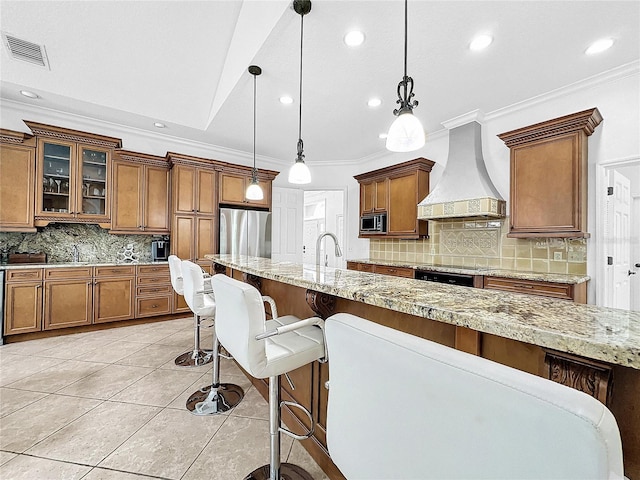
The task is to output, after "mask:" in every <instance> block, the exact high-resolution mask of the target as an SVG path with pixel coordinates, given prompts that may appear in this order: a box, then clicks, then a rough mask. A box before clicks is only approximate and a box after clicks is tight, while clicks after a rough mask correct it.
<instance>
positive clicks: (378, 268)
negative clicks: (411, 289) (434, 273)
mask: <svg viewBox="0 0 640 480" xmlns="http://www.w3.org/2000/svg"><path fill="white" fill-rule="evenodd" d="M347 270H357V271H359V272H370V273H379V274H381V275H392V276H394V277H404V278H414V277H415V271H414V270H413V268H406V267H392V266H388V265H375V264H373V263H363V262H347Z"/></svg>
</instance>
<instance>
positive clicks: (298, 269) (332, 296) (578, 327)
mask: <svg viewBox="0 0 640 480" xmlns="http://www.w3.org/2000/svg"><path fill="white" fill-rule="evenodd" d="M207 258H208V259H210V260H212V261H213V262H214V264H216V265H218V267H217V270H216V271H219V272H226V273H227V274H228V275H231V276H234V277H235V278H238V279H242V280H244V281H247V282H249V283H251V284H253V285H254V286H256V287H257V288H259V289H260V290H261V292H262V294H263V295H270V296H272V297H273V298H275V299H276V301H277V303H278V310H279V312H280V314H293V315H297V316H298V317H301V318H306V317H309V316H311V315H314V314H315V315H319V316H322V317H325V318H326V317H327V316H328V315H331V314H332V313H337V312H348V313H352V314H354V315H359V316H362V317H364V318H367V319H369V320H371V321H374V322H377V323H380V324H383V325H386V326H390V327H392V328H396V329H398V330H401V331H405V332H407V333H411V334H414V335H417V336H419V337H422V338H426V339H429V340H432V341H436V342H438V343H441V344H443V345H446V346H449V347H452V348H457V349H460V350H464V351H467V352H469V353H472V354H475V355H480V356H482V357H484V358H488V359H490V360H493V361H496V362H499V363H502V364H505V365H508V366H511V367H514V368H517V369H519V370H523V371H526V372H529V373H532V374H535V375H539V376H543V377H547V378H550V379H552V380H554V381H557V382H559V383H563V384H566V385H569V386H571V387H573V388H577V389H580V390H582V391H585V392H586V393H588V394H590V395H593V396H594V397H596V398H598V399H599V400H600V401H602V402H603V403H606V404H607V405H608V406H609V408H610V409H611V411H612V412H613V413H614V415H615V417H616V419H617V420H618V425H619V428H620V432H621V435H622V442H623V448H624V455H625V474H626V475H627V476H628V477H629V478H631V479H632V480H633V479H640V408H639V407H640V400H639V399H640V313H638V312H627V311H622V310H614V309H604V308H599V307H595V306H592V305H579V304H575V303H572V302H568V301H565V300H557V299H552V298H543V297H536V296H529V295H522V294H516V293H506V292H498V291H491V290H483V289H473V288H467V287H461V286H453V285H445V284H438V283H431V282H423V281H420V280H413V279H407V278H400V277H392V276H387V275H378V274H373V273H366V272H359V271H353V270H342V269H333V268H325V267H321V268H316V267H314V266H313V265H300V264H293V263H289V262H275V261H272V260H270V259H264V258H256V257H246V256H230V255H209V256H207ZM328 365H330V361H329V363H328V364H318V363H315V364H313V365H310V366H308V367H303V368H301V369H298V370H296V371H295V372H293V374H292V377H293V379H294V382H295V383H296V387H297V388H296V390H295V391H292V390H290V389H289V388H288V386H283V392H282V393H283V397H285V398H286V397H293V398H295V399H296V400H297V401H299V402H300V403H303V404H304V405H305V406H307V407H308V408H310V410H311V411H312V412H313V414H314V416H315V418H316V420H317V422H318V428H317V431H316V433H315V435H314V437H313V438H311V439H309V440H306V441H305V442H303V444H305V447H306V448H307V450H308V451H309V452H310V453H311V454H312V455H313V456H314V458H315V459H316V460H317V461H318V463H319V464H320V465H321V466H322V467H323V468H324V469H325V471H326V472H327V473H328V474H329V475H330V476H331V477H332V478H334V477H335V478H340V474H339V472H338V471H337V469H335V466H333V464H332V463H331V462H330V459H328V457H327V453H326V432H325V431H324V426H325V425H326V423H325V419H326V405H327V403H326V402H327V392H326V389H325V388H324V383H325V381H326V380H328V379H329V368H330V367H329V366H328ZM614 378H615V384H614ZM252 381H253V382H254V384H255V385H256V386H257V387H258V389H259V390H260V391H261V392H262V394H263V396H265V397H266V386H265V385H264V382H262V381H261V380H252ZM283 384H286V382H283ZM283 418H284V419H285V421H287V422H288V424H290V426H293V425H295V423H304V422H305V420H304V419H303V418H299V417H297V416H295V415H294V414H293V412H291V411H289V412H285V413H284V414H283Z"/></svg>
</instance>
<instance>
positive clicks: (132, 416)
mask: <svg viewBox="0 0 640 480" xmlns="http://www.w3.org/2000/svg"><path fill="white" fill-rule="evenodd" d="M192 345H193V321H192V319H191V318H186V319H181V320H171V321H166V322H158V323H152V324H147V325H135V326H128V327H120V328H113V329H110V330H103V331H99V332H89V333H80V334H75V335H64V336H60V337H52V338H46V339H40V340H32V341H28V342H21V343H13V344H8V345H3V346H0V478H1V479H2V480H9V479H24V480H48V479H51V480H54V479H55V480H58V479H65V480H66V479H69V480H75V479H83V480H136V479H137V480H140V479H148V478H156V479H171V480H181V479H184V480H199V479H203V480H204V479H206V480H210V479H212V480H213V479H220V480H230V479H242V478H244V476H245V475H246V474H247V473H249V472H251V471H252V470H253V469H255V468H257V467H259V466H260V465H262V464H265V463H267V462H268V459H269V439H268V418H269V414H268V408H267V402H266V401H265V400H264V399H263V398H262V396H261V395H260V394H259V393H258V392H257V390H256V389H255V388H254V387H253V386H252V385H251V383H250V382H249V381H248V379H247V378H246V377H245V376H244V375H243V374H242V372H241V371H240V370H239V369H238V367H237V366H236V365H235V364H234V363H233V362H232V361H230V360H224V359H223V360H222V366H221V377H222V380H223V381H225V382H230V383H236V384H238V385H240V386H241V387H242V388H243V389H244V390H245V398H244V399H243V401H242V402H241V403H240V404H239V405H238V406H237V407H236V408H235V409H234V410H232V411H231V412H227V413H228V414H224V415H216V416H207V417H197V416H195V415H192V414H191V413H189V412H188V411H187V410H186V409H185V406H184V405H185V401H186V399H187V397H188V396H189V395H190V394H191V393H193V392H194V391H195V390H197V389H198V388H200V387H202V386H205V385H208V384H210V383H211V364H209V365H205V366H202V367H197V368H183V367H176V366H175V364H174V363H173V360H174V358H175V357H176V356H177V355H179V354H180V353H182V352H184V351H186V350H188V349H189V348H190V347H191V346H192ZM203 345H204V346H205V347H206V348H211V334H210V333H209V332H208V331H205V332H204V334H203ZM282 460H283V461H291V462H294V463H296V464H298V465H300V466H302V467H304V468H305V469H307V471H308V472H309V473H310V474H311V475H312V476H313V478H315V479H318V480H321V479H326V478H327V477H326V476H325V475H324V473H323V472H322V470H320V468H319V467H318V466H317V464H316V463H315V462H314V461H313V459H312V458H311V457H310V456H309V455H308V454H307V452H306V451H305V450H304V449H303V448H302V447H301V446H300V444H299V442H297V441H293V440H292V439H291V438H289V437H287V436H283V437H282Z"/></svg>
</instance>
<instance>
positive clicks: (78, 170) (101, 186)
mask: <svg viewBox="0 0 640 480" xmlns="http://www.w3.org/2000/svg"><path fill="white" fill-rule="evenodd" d="M25 123H27V124H28V125H29V127H30V128H31V129H32V130H34V126H35V130H36V132H37V133H36V135H37V136H38V137H39V138H38V146H37V156H38V175H37V177H36V181H37V184H36V185H37V188H36V215H35V222H34V223H35V226H38V227H40V226H45V225H48V224H49V223H52V222H61V223H64V222H69V223H94V224H99V225H100V226H103V227H104V228H110V222H111V220H110V208H109V199H110V197H111V191H110V188H111V185H110V181H111V158H112V152H113V149H114V148H117V147H119V146H120V141H119V140H118V139H111V138H110V137H102V136H97V135H96V136H92V135H91V134H84V135H86V136H87V140H90V141H91V142H87V143H83V142H82V140H83V137H82V136H81V135H80V134H82V133H83V132H76V131H74V130H65V129H58V128H56V127H49V126H48V125H47V126H46V127H49V128H50V129H51V130H48V129H47V130H45V129H44V128H42V127H45V126H43V125H39V124H32V123H31V122H25ZM94 137H95V138H94ZM96 139H98V140H100V141H98V140H96ZM91 143H96V144H97V145H93V144H91Z"/></svg>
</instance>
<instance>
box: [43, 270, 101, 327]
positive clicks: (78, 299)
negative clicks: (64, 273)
mask: <svg viewBox="0 0 640 480" xmlns="http://www.w3.org/2000/svg"><path fill="white" fill-rule="evenodd" d="M92 307H93V282H92V280H91V278H86V279H78V280H51V281H45V282H44V318H43V325H42V329H43V330H54V329H56V328H66V327H77V326H81V325H91V322H92V319H93V308H92Z"/></svg>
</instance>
